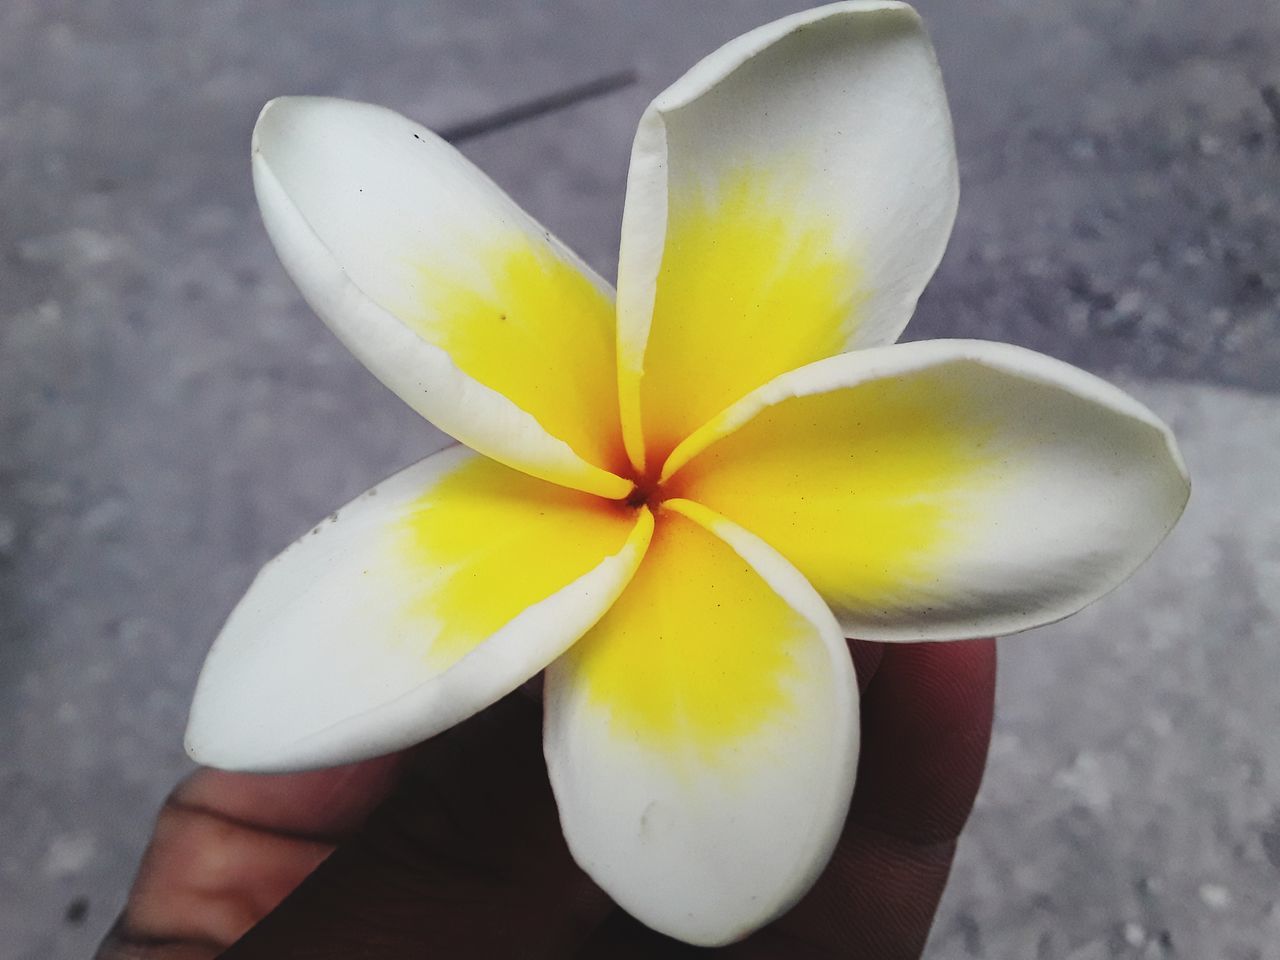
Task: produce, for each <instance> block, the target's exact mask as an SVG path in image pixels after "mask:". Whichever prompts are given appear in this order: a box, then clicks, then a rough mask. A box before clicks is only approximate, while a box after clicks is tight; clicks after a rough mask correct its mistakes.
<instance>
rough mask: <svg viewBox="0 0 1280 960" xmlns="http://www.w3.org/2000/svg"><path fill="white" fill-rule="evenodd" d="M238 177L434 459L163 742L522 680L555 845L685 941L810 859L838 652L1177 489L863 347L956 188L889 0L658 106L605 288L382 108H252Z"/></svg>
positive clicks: (1122, 548)
mask: <svg viewBox="0 0 1280 960" xmlns="http://www.w3.org/2000/svg"><path fill="white" fill-rule="evenodd" d="M253 173H254V183H255V186H256V189H257V195H258V200H259V203H260V205H261V208H262V214H263V218H264V220H265V222H266V225H267V229H268V231H269V233H270V235H271V238H272V240H273V242H274V243H275V246H276V248H277V250H278V251H279V254H280V257H281V259H282V260H283V261H284V264H285V266H286V268H287V269H288V271H289V273H290V274H291V275H292V277H293V278H294V280H295V281H296V282H297V284H298V286H299V287H300V289H301V290H302V293H303V294H304V296H305V297H306V299H307V300H308V302H309V303H310V304H311V305H312V307H313V308H314V309H315V311H316V312H317V313H318V314H319V315H320V316H321V317H322V318H323V319H324V320H325V322H326V323H328V325H329V326H330V327H331V328H332V329H333V330H334V332H335V333H337V335H338V336H339V337H340V338H341V339H342V341H343V342H344V343H346V344H347V346H348V347H350V349H351V350H352V351H353V352H354V353H355V354H356V356H358V357H359V358H360V359H361V360H362V361H363V362H364V363H365V364H366V365H367V366H368V367H369V369H370V370H372V371H373V373H374V374H375V375H376V376H378V377H379V378H380V379H381V380H382V381H383V382H384V383H385V384H386V385H387V386H389V387H390V388H391V389H392V390H394V391H395V392H396V393H397V394H399V395H400V397H401V398H403V399H404V400H405V402H406V403H408V404H409V405H410V406H412V407H413V408H414V409H415V410H417V411H418V412H420V413H421V414H422V415H423V416H425V417H427V418H428V419H430V420H431V421H432V422H433V423H435V424H436V425H437V426H438V427H440V428H441V429H442V430H444V431H445V432H447V433H449V434H451V435H452V436H453V437H455V438H457V439H458V440H459V441H461V442H462V444H465V446H455V447H452V448H450V449H447V450H445V451H443V452H441V453H437V454H435V455H434V456H430V457H428V458H427V459H425V460H423V461H421V462H420V463H418V464H416V465H414V466H411V467H409V468H408V469H406V470H404V471H402V472H400V473H398V474H396V475H395V476H393V477H392V478H391V479H389V480H387V481H386V482H384V483H382V484H380V485H379V486H377V487H375V488H374V489H372V490H370V491H368V492H367V493H366V494H364V495H363V496H361V497H359V498H357V499H356V500H355V501H353V502H352V503H350V504H348V505H347V506H346V507H344V508H343V509H342V510H340V511H338V512H337V513H336V514H334V515H333V516H331V517H330V518H329V520H328V521H326V522H323V523H321V524H320V525H319V526H318V527H316V528H315V529H314V530H313V531H311V532H310V533H309V534H308V535H306V536H304V537H302V539H300V540H299V541H298V542H297V543H295V544H294V545H293V546H291V547H289V548H288V549H287V550H285V551H284V553H282V554H281V555H280V556H279V557H277V558H276V559H275V560H273V561H271V562H270V563H269V564H267V566H266V567H265V568H264V569H263V570H262V572H261V574H259V576H258V578H257V579H256V580H255V581H254V583H253V585H252V586H251V588H250V589H249V592H248V594H247V595H246V596H245V597H244V599H243V600H241V602H240V603H239V605H238V606H237V607H236V608H235V610H234V612H233V613H232V614H231V617H230V619H229V620H228V622H227V624H226V626H225V628H224V629H223V631H222V633H221V635H220V636H219V637H218V639H217V642H216V643H215V645H214V647H213V650H212V652H211V653H210V655H209V659H208V662H207V663H206V664H205V667H204V671H203V673H202V675H201V677H200V681H199V685H198V688H197V690H196V694H195V702H194V705H193V707H192V714H191V726H190V730H189V733H188V741H187V743H188V749H189V750H190V752H191V755H192V756H193V757H195V758H196V759H197V760H199V761H201V762H203V763H207V764H212V765H214V766H218V767H223V768H228V769H237V770H252V771H289V770H299V769H304V768H310V767H319V766H326V765H332V764H340V763H346V762H349V761H354V760H359V759H361V758H365V757H370V756H373V755H377V754H382V753H387V752H389V751H394V750H398V749H401V748H404V747H408V746H410V745H411V744H414V743H416V742H418V741H421V740H423V739H424V738H427V737H430V736H432V735H433V734H436V733H438V732H440V731H442V730H444V729H446V728H447V727H449V726H451V725H453V724H456V723H458V722H459V721H460V720H463V719H464V718H466V717H468V716H470V715H471V714H474V713H476V712H477V711H479V710H481V709H482V708H484V707H485V706H487V705H489V704H491V703H493V702H494V701H495V700H497V699H498V698H500V697H502V696H504V695H505V694H507V693H508V692H510V691H512V690H514V689H515V688H516V687H518V686H520V685H521V684H523V683H524V682H526V681H527V680H529V679H530V678H532V677H534V676H535V675H537V674H538V673H539V672H540V671H543V670H545V671H546V675H545V693H544V697H545V752H546V758H547V766H548V770H549V773H550V779H551V784H552V786H553V788H554V791H555V796H556V800H557V803H558V806H559V810H560V817H561V821H562V825H563V829H564V834H565V837H566V839H567V842H568V844H569V847H570V849H571V851H572V853H573V855H574V857H575V858H576V860H577V861H578V863H579V864H580V865H581V866H582V868H583V869H584V870H586V871H587V873H588V874H590V875H591V877H592V878H594V880H595V881H596V882H597V883H599V884H600V886H601V887H603V888H604V889H605V890H606V891H607V892H608V893H609V894H610V895H611V896H612V897H613V898H614V899H615V900H616V901H617V903H618V904H620V905H621V906H622V907H624V908H625V909H626V910H628V911H629V912H630V913H632V914H633V915H634V916H635V917H637V918H638V919H640V920H641V921H643V922H644V923H646V924H649V925H650V926H652V927H654V928H656V929H657V930H660V931H662V932H665V933H667V934H670V935H673V936H675V937H679V938H681V939H684V940H686V941H689V942H691V943H696V944H720V943H725V942H729V941H732V940H734V939H736V938H740V937H742V936H745V935H746V934H747V933H749V932H751V931H752V930H754V929H756V928H757V927H759V926H761V925H762V924H765V923H767V922H768V921H770V920H771V919H773V918H775V917H776V916H778V915H779V914H780V913H782V912H783V911H785V910H786V909H787V908H788V907H789V906H790V905H791V904H793V903H794V902H795V901H796V900H797V899H798V898H799V897H800V896H801V895H802V894H803V893H804V892H805V891H806V890H807V889H808V888H809V886H810V885H811V884H812V883H813V882H814V880H815V879H816V878H817V876H818V874H819V873H820V871H821V870H822V869H823V867H824V865H825V864H826V862H827V860H828V857H829V855H830V854H831V851H832V849H833V846H834V843H835V841H836V838H837V836H838V834H839V832H840V829H841V826H842V824H843V822H844V819H845V816H846V813H847V810H848V806H849V800H850V795H851V793H852V790H853V781H854V771H855V768H856V764H857V755H858V701H857V689H858V688H857V684H856V682H855V678H854V673H853V666H852V663H851V659H850V655H849V651H848V649H847V646H846V644H845V641H844V637H845V636H859V637H864V638H871V639H875V640H881V641H891V642H898V641H921V640H947V639H956V638H970V637H977V636H986V635H990V634H1005V633H1011V632H1013V631H1018V630H1025V629H1027V628H1029V627H1034V626H1037V625H1039V624H1043V623H1048V622H1050V621H1053V620H1057V619H1059V618H1061V617H1064V616H1067V615H1068V614H1070V613H1072V612H1074V611H1076V610H1078V609H1080V608H1081V607H1083V606H1084V605H1085V604H1088V603H1090V602H1091V601H1093V600H1095V599H1097V598H1098V597H1100V596H1101V595H1103V594H1104V593H1106V592H1107V591H1109V590H1111V589H1112V588H1113V587H1115V586H1116V585H1117V584H1119V583H1120V582H1121V581H1122V580H1124V579H1125V578H1126V577H1127V576H1128V575H1129V574H1130V573H1131V572H1132V571H1133V570H1134V569H1135V568H1136V567H1137V566H1138V565H1139V564H1140V563H1141V562H1142V561H1143V560H1144V559H1145V558H1146V557H1147V556H1148V555H1149V554H1150V553H1151V551H1152V550H1153V549H1155V547H1156V545H1157V544H1158V543H1159V542H1160V540H1161V539H1162V538H1163V537H1164V536H1165V535H1166V533H1168V531H1169V530H1170V528H1171V527H1172V526H1173V524H1174V522H1175V521H1176V520H1177V518H1178V516H1179V514H1180V512H1181V510H1182V508H1183V505H1184V503H1185V501H1186V499H1187V495H1188V480H1187V475H1186V472H1185V469H1184V467H1183V465H1182V462H1181V460H1180V458H1179V455H1178V453H1177V450H1176V448H1175V445H1174V441H1173V438H1172V436H1171V435H1170V433H1169V430H1168V429H1167V428H1166V427H1165V426H1164V425H1163V424H1162V423H1161V422H1160V421H1159V420H1158V419H1157V418H1156V417H1155V416H1154V415H1153V414H1152V413H1151V412H1149V411H1148V410H1147V409H1146V408H1144V407H1143V406H1142V405H1140V404H1139V403H1138V402H1136V401H1135V400H1133V399H1131V398H1130V397H1128V396H1127V395H1125V394H1124V393H1122V392H1121V391H1119V390H1118V389H1116V388H1114V387H1112V386H1109V385H1108V384H1106V383H1104V382H1103V381H1101V380H1099V379H1097V378H1095V377H1093V376H1091V375H1090V374H1087V373H1085V372H1083V371H1081V370H1078V369H1076V368H1074V367H1071V366H1067V365H1065V364H1063V363H1059V362H1057V361H1055V360H1052V359H1050V358H1048V357H1045V356H1041V355H1039V354H1036V353H1032V352H1030V351H1027V350H1023V349H1019V348H1016V347H1012V346H1007V345H1003V344H997V343H986V342H981V341H973V340H950V341H947V340H943V341H932V342H919V343H906V344H898V345H894V340H895V339H896V338H897V337H898V335H899V333H900V332H901V331H902V328H903V326H904V325H905V324H906V322H907V319H908V318H909V317H910V315H911V312H912V310H913V309H914V306H915V303H916V300H917V298H918V297H919V295H920V292H921V290H922V288H923V287H924V285H925V283H926V282H927V281H928V279H929V277H930V275H931V274H932V273H933V271H934V268H935V267H936V266H937V263H938V260H939V258H940V257H941V256H942V252H943V248H944V246H945V245H946V242H947V236H948V233H949V232H950V229H951V225H952V221H953V219H954V214H955V209H956V198H957V173H956V160H955V149H954V144H953V140H952V134H951V127H950V120H949V117H948V112H947V105H946V100H945V97H944V94H943V89H942V83H941V79H940V76H939V72H938V67H937V64H936V61H935V59H934V56H933V52H932V49H931V47H930V45H929V42H928V39H927V37H926V35H925V33H924V31H923V28H922V27H921V24H920V21H919V19H918V17H917V16H916V14H915V13H914V12H913V11H912V10H911V8H910V7H908V6H905V5H904V4H901V3H894V2H882V0H854V2H847V3H837V4H834V5H831V6H827V7H822V8H819V9H816V10H812V11H809V12H806V13H801V14H797V15H795V16H791V17H787V18H785V19H783V20H779V21H777V22H776V23H772V24H769V25H767V26H764V27H761V28H760V29H757V30H754V31H752V32H750V33H748V34H746V35H745V36H742V37H739V38H738V39H736V40H733V41H732V42H730V43H728V44H727V45H725V46H724V47H722V48H721V49H720V50H718V51H716V52H715V53H713V54H711V55H710V56H709V57H707V58H706V59H705V60H703V61H702V62H701V63H699V64H697V65H696V66H695V67H694V68H693V69H692V70H690V71H689V72H688V73H687V74H686V75H685V76H684V77H682V78H681V79H680V80H679V81H677V82H676V83H675V84H674V85H673V86H672V87H670V88H669V89H667V90H666V91H665V92H663V93H662V94H661V95H660V96H659V97H658V98H657V99H656V100H654V101H653V103H652V104H651V105H650V106H649V108H648V109H647V110H646V111H645V113H644V115H643V117H642V118H641V120H640V126H639V130H638V132H637V134H636V138H635V145H634V148H633V151H632V155H631V168H630V180H629V183H628V187H627V197H626V209H625V213H624V216H623V222H622V246H621V253H620V264H619V268H618V285H617V293H616V297H615V294H614V291H613V290H612V289H611V288H610V286H609V285H608V284H607V283H606V282H605V281H603V280H602V279H600V278H599V277H598V276H596V275H595V274H594V273H592V272H591V271H590V270H589V269H588V268H587V267H586V266H585V265H584V264H583V263H582V261H580V260H579V259H578V258H577V257H575V256H574V255H573V254H572V253H571V252H570V251H569V250H567V249H566V248H565V247H564V245H563V244H561V243H560V242H558V241H557V240H556V239H555V238H554V237H552V236H551V234H550V233H548V232H547V231H546V230H545V229H544V228H543V227H541V226H540V225H538V224H537V223H535V222H534V221H533V220H532V219H531V218H530V217H529V216H528V215H526V214H525V213H523V212H522V211H521V210H520V209H519V208H518V207H517V206H516V205H515V203H514V202H513V201H512V200H511V199H510V198H508V197H507V196H506V195H505V194H503V193H502V191H501V190H499V189H498V188H497V187H496V186H495V185H494V184H493V183H492V182H491V181H490V180H489V179H488V178H486V177H485V176H484V174H482V173H481V172H480V171H479V170H477V169H476V168H475V167H473V166H472V165H471V164H470V163H469V162H468V161H467V160H465V159H464V158H463V157H462V156H461V155H459V154H458V153H457V152H456V151H455V150H454V149H452V148H451V147H450V146H448V145H447V144H445V143H444V142H443V141H441V140H440V139H439V138H437V137H436V136H434V135H433V134H432V133H430V132H429V131H428V130H426V129H424V128H423V127H420V126H418V125H417V124H415V123H412V122H411V121H409V120H406V119H404V118H403V117H400V116H398V115H397V114H395V113H392V112H390V111H388V110H385V109H382V108H379V107H374V106H369V105H366V104H361V103H351V102H346V101H341V100H331V99H320V98H309V97H301V98H287V99H281V100H275V101H272V102H271V103H269V104H268V105H267V106H266V108H265V109H264V110H263V112H262V115H261V117H260V118H259V120H258V124H257V128H256V130H255V131H254V137H253ZM483 762H485V758H483V757H477V758H476V763H483Z"/></svg>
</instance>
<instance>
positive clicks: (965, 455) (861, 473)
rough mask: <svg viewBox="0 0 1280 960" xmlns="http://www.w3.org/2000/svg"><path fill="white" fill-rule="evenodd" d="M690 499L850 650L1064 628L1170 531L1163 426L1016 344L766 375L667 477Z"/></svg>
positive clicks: (1171, 453)
mask: <svg viewBox="0 0 1280 960" xmlns="http://www.w3.org/2000/svg"><path fill="white" fill-rule="evenodd" d="M668 469H669V470H670V471H671V472H672V473H674V476H672V477H671V478H670V480H669V483H668V489H669V490H670V492H671V494H672V495H673V496H683V497H689V498H691V499H694V500H697V501H698V502H699V503H703V504H706V505H707V506H709V507H711V508H712V509H714V510H717V511H720V512H721V513H723V514H724V515H725V516H728V517H730V518H732V519H733V520H735V521H736V522H738V523H740V524H742V525H743V526H744V527H746V528H748V529H749V530H751V531H752V532H753V533H756V534H758V535H759V536H760V537H761V538H763V539H764V540H766V541H767V542H769V543H770V544H771V545H772V546H773V547H774V548H775V549H777V550H778V551H779V552H781V553H782V554H783V555H784V556H786V557H787V559H788V560H790V561H791V562H792V563H793V564H795V565H796V567H797V568H798V569H799V570H800V571H801V572H802V573H804V575H805V576H806V577H807V578H808V579H809V581H810V582H811V583H812V584H813V585H814V586H815V587H816V588H817V589H818V592H819V593H821V594H822V596H823V598H824V599H825V600H826V601H827V602H828V603H829V604H830V605H831V607H832V609H833V610H834V611H835V612H836V614H837V616H838V617H839V618H840V621H841V624H842V626H843V627H844V629H845V630H846V631H847V632H848V633H849V635H851V636H859V637H865V638H868V639H877V640H946V639H958V638H962V637H975V636H987V635H990V634H1004V633H1011V632H1014V631H1017V630H1025V629H1027V628H1029V627H1033V626H1037V625H1039V624H1043V623H1048V622H1050V621H1053V620H1057V619H1060V618H1062V617H1065V616H1067V615H1069V614H1071V613H1074V612H1075V611H1076V610H1078V609H1080V608H1081V607H1083V606H1085V605H1086V604H1088V603H1090V602H1092V601H1093V600H1096V599H1097V598H1098V597H1100V596H1102V595H1103V594H1104V593H1107V592H1108V591H1110V590H1111V589H1113V588H1114V587H1116V586H1117V585H1119V584H1120V583H1121V582H1122V581H1123V580H1124V579H1125V578H1126V577H1128V576H1129V575H1130V574H1131V573H1132V572H1133V571H1134V570H1135V569H1136V568H1137V567H1138V566H1139V564H1141V563H1142V561H1143V560H1145V559H1146V558H1147V556H1148V555H1150V553H1151V552H1152V551H1153V550H1154V549H1155V548H1156V546H1157V545H1158V544H1159V543H1160V541H1161V540H1163V539H1164V537H1165V535H1166V534H1167V533H1168V532H1169V530H1170V529H1172V527H1173V525H1174V523H1175V522H1176V521H1177V519H1178V517H1179V515H1180V514H1181V513H1182V509H1183V506H1184V505H1185V503H1186V500H1187V496H1188V492H1189V482H1188V479H1187V475H1186V468H1185V467H1184V466H1183V463H1182V459H1181V457H1180V456H1179V455H1178V451H1177V447H1176V445H1175V443H1174V440H1173V437H1172V435H1171V434H1170V432H1169V429H1168V428H1167V427H1166V426H1165V425H1164V424H1162V423H1161V422H1160V421H1159V420H1158V419H1157V418H1156V417H1155V415H1154V414H1152V413H1151V411H1149V410H1147V409H1146V408H1145V407H1143V406H1142V405H1141V404H1140V403H1138V402H1137V401H1136V400H1134V399H1132V398H1131V397H1129V396H1127V395H1126V394H1124V393H1123V392H1122V391H1120V390H1118V389H1116V388H1115V387H1113V386H1111V385H1110V384H1108V383H1106V382H1104V381H1102V380H1099V379H1098V378H1097V377H1094V376H1092V375H1090V374H1088V373H1085V372H1084V371H1083V370H1078V369H1076V368H1075V367H1072V366H1069V365H1067V364H1065V363H1061V362H1059V361H1056V360H1053V359H1050V358H1049V357H1045V356H1042V355H1040V354H1037V353H1033V352H1032V351H1030V350H1024V349H1021V348H1019V347H1013V346H1008V345H1006V344H999V343H984V342H981V341H972V340H968V341H966V340H953V341H946V340H939V341H929V342H924V343H907V344H898V345H895V346H889V347H881V348H878V349H875V350H866V351H859V352H857V353H852V354H846V355H844V356H840V357H834V358H831V359H829V360H824V361H820V362H818V363H814V364H811V365H810V366H808V367H804V368H802V369H800V370H796V371H793V372H791V373H788V374H784V375H783V376H781V377H778V378H777V379H776V380H774V381H773V382H771V383H769V384H768V385H766V386H765V387H762V388H761V389H759V390H757V391H756V392H754V393H753V394H751V395H750V396H748V397H747V398H745V399H744V400H742V401H741V402H740V403H738V404H737V405H735V406H734V407H732V408H730V409H729V410H727V411H725V413H724V414H722V415H721V416H720V417H718V418H716V419H715V420H713V421H712V422H711V423H709V424H707V425H706V426H705V427H704V428H703V429H701V430H699V431H698V432H697V433H696V434H694V435H693V436H692V437H690V438H689V440H688V441H686V443H685V444H684V445H682V446H681V447H680V448H678V449H677V450H676V451H675V453H674V454H673V455H672V458H671V460H670V461H669V463H668Z"/></svg>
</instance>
